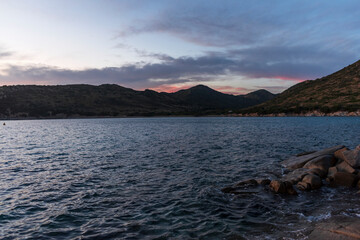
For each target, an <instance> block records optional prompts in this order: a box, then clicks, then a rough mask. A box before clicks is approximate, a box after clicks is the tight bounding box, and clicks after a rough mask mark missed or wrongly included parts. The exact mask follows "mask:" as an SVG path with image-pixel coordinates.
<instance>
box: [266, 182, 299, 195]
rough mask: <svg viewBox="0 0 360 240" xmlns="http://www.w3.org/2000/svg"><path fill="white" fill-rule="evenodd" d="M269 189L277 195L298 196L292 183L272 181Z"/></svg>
mask: <svg viewBox="0 0 360 240" xmlns="http://www.w3.org/2000/svg"><path fill="white" fill-rule="evenodd" d="M269 188H270V190H271V191H273V192H275V193H281V194H289V195H297V192H296V191H295V189H294V188H293V184H292V183H291V182H286V181H285V182H283V181H280V180H272V181H271V182H270V185H269Z"/></svg>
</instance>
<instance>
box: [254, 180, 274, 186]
mask: <svg viewBox="0 0 360 240" xmlns="http://www.w3.org/2000/svg"><path fill="white" fill-rule="evenodd" d="M256 182H257V183H258V184H259V185H269V184H270V182H271V180H270V179H257V180H256Z"/></svg>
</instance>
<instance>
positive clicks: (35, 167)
mask: <svg viewBox="0 0 360 240" xmlns="http://www.w3.org/2000/svg"><path fill="white" fill-rule="evenodd" d="M359 143H360V118H340V117H339V118H144V119H142V118H131V119H82V120H39V121H35V120H33V121H7V122H6V126H2V127H1V128H0V156H1V158H0V183H1V184H0V238H1V239H281V238H283V239H301V238H304V237H306V235H307V234H308V233H309V232H310V231H311V229H312V227H313V225H314V224H315V223H316V222H318V221H322V220H324V219H326V218H329V217H331V216H334V215H350V216H355V217H359V216H360V204H359V201H358V199H359V197H360V196H359V195H358V194H357V193H356V190H354V189H350V190H349V189H342V188H338V189H333V188H329V187H323V188H322V189H320V190H317V191H313V192H307V193H301V194H300V195H299V196H295V197H294V196H287V197H286V196H280V195H274V194H272V193H270V192H269V191H267V190H266V189H258V190H259V192H258V193H255V194H245V195H241V196H234V195H231V194H223V193H222V192H221V191H220V189H221V188H222V187H224V186H226V185H230V184H232V183H234V182H237V181H240V180H243V179H248V178H254V177H255V178H259V177H270V178H274V177H276V176H280V175H281V167H280V164H279V162H280V161H281V160H283V159H286V158H287V157H288V156H290V155H292V154H296V153H299V152H303V151H308V150H312V149H321V148H325V147H329V146H332V145H338V144H344V145H346V146H348V147H351V148H353V147H355V146H356V145H357V144H359Z"/></svg>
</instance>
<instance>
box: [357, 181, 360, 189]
mask: <svg viewBox="0 0 360 240" xmlns="http://www.w3.org/2000/svg"><path fill="white" fill-rule="evenodd" d="M356 188H357V189H360V180H358V181H357V183H356Z"/></svg>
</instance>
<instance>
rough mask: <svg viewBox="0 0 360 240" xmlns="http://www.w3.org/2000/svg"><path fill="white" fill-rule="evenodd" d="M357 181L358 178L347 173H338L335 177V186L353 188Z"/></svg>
mask: <svg viewBox="0 0 360 240" xmlns="http://www.w3.org/2000/svg"><path fill="white" fill-rule="evenodd" d="M355 180H356V176H355V175H354V174H351V173H347V172H337V173H335V175H334V184H335V185H336V186H345V187H352V186H353V185H354V183H355Z"/></svg>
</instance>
